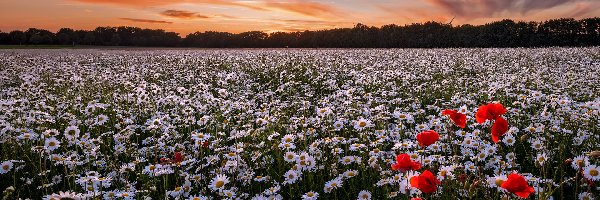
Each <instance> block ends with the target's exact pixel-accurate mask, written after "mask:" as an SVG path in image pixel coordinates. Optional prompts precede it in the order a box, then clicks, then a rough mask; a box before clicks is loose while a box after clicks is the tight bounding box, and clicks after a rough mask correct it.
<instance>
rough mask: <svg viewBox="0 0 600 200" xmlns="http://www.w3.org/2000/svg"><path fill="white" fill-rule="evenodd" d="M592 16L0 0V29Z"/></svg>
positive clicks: (589, 8) (403, 4)
mask: <svg viewBox="0 0 600 200" xmlns="http://www.w3.org/2000/svg"><path fill="white" fill-rule="evenodd" d="M595 16H600V1H594V0H502V1H499V0H418V1H415V0H373V1H369V0H325V1H317V0H314V1H302V0H239V1H228V0H27V1H24V0H2V1H0V21H2V23H0V30H1V31H4V32H8V31H12V30H26V29H27V28H42V29H47V30H50V31H53V32H56V31H57V30H58V29H60V28H73V29H84V30H91V29H94V28H96V27H99V26H135V27H140V28H151V29H164V30H166V31H173V32H177V33H180V35H181V36H185V35H187V34H189V33H193V32H196V31H201V32H203V31H225V32H232V33H240V32H244V31H264V32H276V31H284V32H291V31H303V30H322V29H331V28H343V27H353V26H354V25H355V24H357V23H363V24H366V25H369V26H378V27H379V26H382V25H386V24H398V25H404V24H411V23H423V22H426V21H438V22H443V23H448V22H450V21H451V20H452V19H453V18H455V19H454V20H453V22H452V24H454V25H458V24H474V25H477V24H485V23H487V22H492V21H498V20H502V19H513V20H515V21H544V20H548V19H555V18H563V17H564V18H576V19H581V18H586V17H595Z"/></svg>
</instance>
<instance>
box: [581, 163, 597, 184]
mask: <svg viewBox="0 0 600 200" xmlns="http://www.w3.org/2000/svg"><path fill="white" fill-rule="evenodd" d="M583 176H584V177H585V178H587V179H588V180H592V181H599V180H600V167H598V166H596V165H588V166H586V167H584V168H583Z"/></svg>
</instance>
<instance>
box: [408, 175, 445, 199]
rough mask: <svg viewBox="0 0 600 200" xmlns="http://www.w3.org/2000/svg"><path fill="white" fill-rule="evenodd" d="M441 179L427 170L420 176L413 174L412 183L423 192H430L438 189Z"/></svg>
mask: <svg viewBox="0 0 600 200" xmlns="http://www.w3.org/2000/svg"><path fill="white" fill-rule="evenodd" d="M440 184H441V182H440V180H438V179H437V177H435V176H434V175H433V174H432V173H431V172H430V171H429V170H425V171H424V172H423V173H421V175H419V176H413V177H412V178H411V179H410V185H411V186H412V187H415V188H419V190H421V192H423V193H426V194H430V193H434V192H435V191H436V190H437V186H438V185H440Z"/></svg>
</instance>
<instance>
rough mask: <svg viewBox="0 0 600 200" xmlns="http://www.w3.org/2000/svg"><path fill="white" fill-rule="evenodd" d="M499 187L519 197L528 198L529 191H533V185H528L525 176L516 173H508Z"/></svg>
mask: <svg viewBox="0 0 600 200" xmlns="http://www.w3.org/2000/svg"><path fill="white" fill-rule="evenodd" d="M501 187H502V188H504V189H506V191H508V192H510V193H513V194H516V195H517V196H519V197H521V198H528V197H529V195H530V194H531V193H534V192H535V190H534V189H533V187H531V186H529V184H528V183H527V181H526V180H525V177H523V176H521V175H519V174H517V173H513V174H511V175H509V176H508V179H506V181H504V182H503V183H502V185H501Z"/></svg>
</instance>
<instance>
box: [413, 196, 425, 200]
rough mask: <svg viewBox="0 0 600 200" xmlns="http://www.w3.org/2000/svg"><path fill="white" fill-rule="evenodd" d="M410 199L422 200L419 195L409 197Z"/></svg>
mask: <svg viewBox="0 0 600 200" xmlns="http://www.w3.org/2000/svg"><path fill="white" fill-rule="evenodd" d="M410 200H423V199H421V197H413V198H410Z"/></svg>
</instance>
